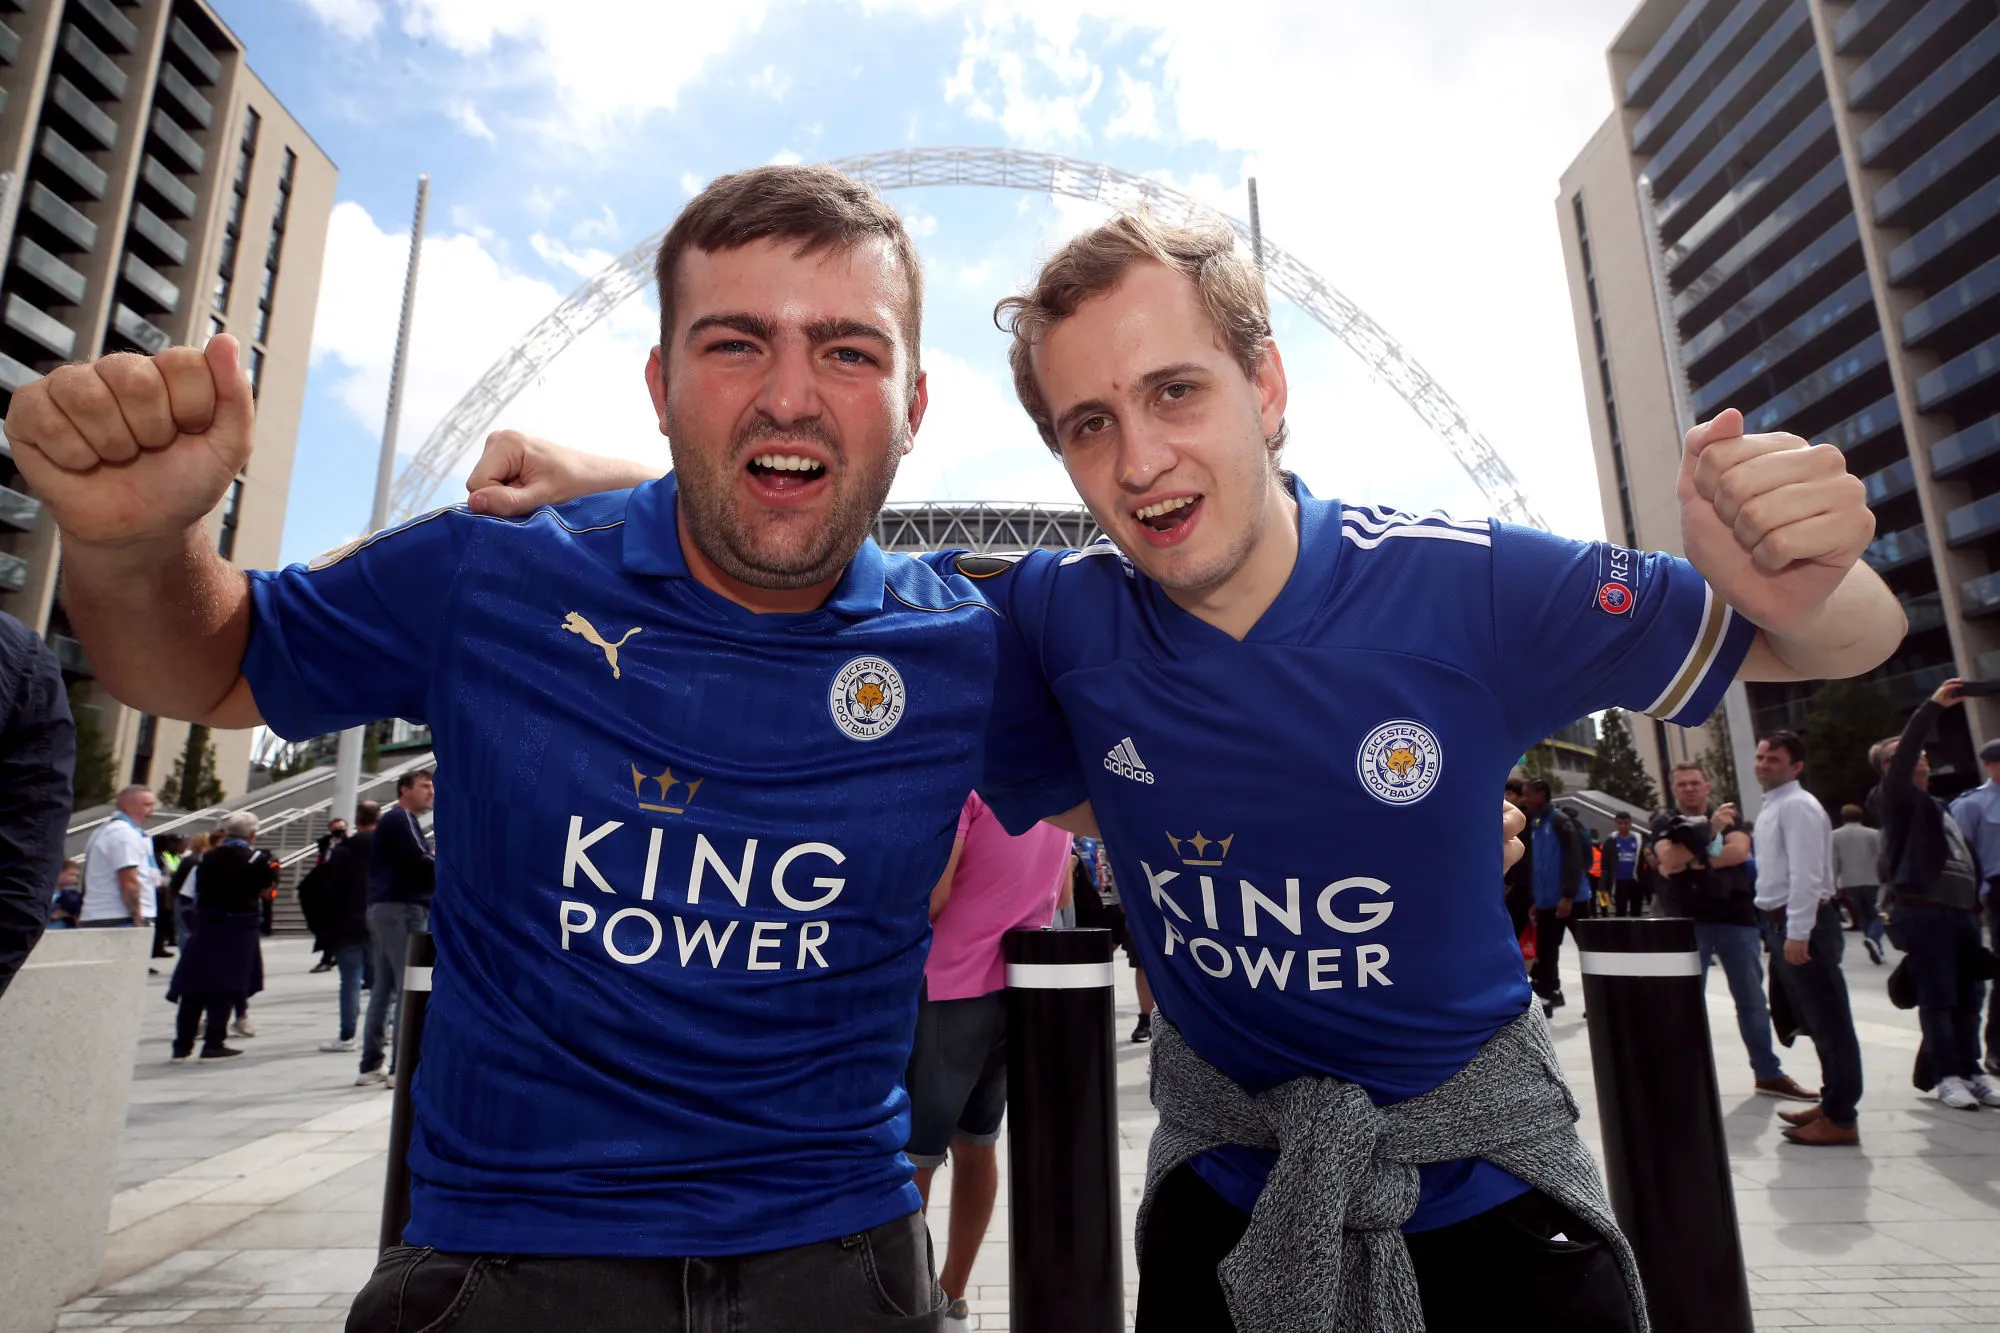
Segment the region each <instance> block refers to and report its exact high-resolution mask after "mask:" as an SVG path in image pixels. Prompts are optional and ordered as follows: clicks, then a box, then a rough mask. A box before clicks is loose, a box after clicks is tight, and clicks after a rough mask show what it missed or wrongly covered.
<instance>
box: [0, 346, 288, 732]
mask: <svg viewBox="0 0 2000 1333" xmlns="http://www.w3.org/2000/svg"><path fill="white" fill-rule="evenodd" d="M236 354H237V347H236V340H235V339H234V338H232V337H230V336H228V335H227V334H223V335H219V336H217V337H215V338H213V339H211V340H210V341H209V344H208V347H207V348H206V349H205V350H202V351H197V350H195V349H194V348H192V347H170V348H168V349H167V350H166V351H164V352H161V353H160V354H159V355H158V356H152V357H144V356H137V355H134V354H131V353H119V354H117V355H114V356H108V357H105V358H103V359H102V360H99V361H94V362H88V363H84V364H80V365H71V366H62V367H59V368H58V369H56V370H54V371H52V372H50V373H49V374H48V375H46V376H44V377H42V378H41V379H39V380H37V381H35V382H34V383H33V384H30V385H27V386H25V387H24V388H22V389H21V390H20V392H18V393H16V394H15V395H14V399H13V402H12V403H11V404H10V406H9V408H8V414H7V437H8V439H9V440H10V441H11V442H12V443H13V446H14V455H15V461H16V463H17V464H18V465H19V467H20V469H21V471H22V473H23V474H24V475H25V476H26V478H27V480H28V483H29V485H30V486H32V487H33V488H34V491H35V493H36V494H37V495H39V496H40V497H41V498H42V500H43V502H44V503H45V504H47V506H48V508H49V513H50V514H51V516H53V517H54V519H55V521H56V525H57V527H58V528H59V529H61V532H62V546H63V576H64V584H65V589H64V592H65V596H64V601H65V604H66V605H67V607H68V610H69V617H70V621H71V623H72V624H73V625H74V626H75V627H76V630H77V636H78V637H79V638H80V639H81V640H82V641H83V646H84V648H85V650H86V651H88V652H89V654H90V657H91V661H92V662H93V663H94V664H95V666H96V669H97V674H98V677H99V679H101V680H102V681H103V682H104V684H105V686H106V688H107V689H109V690H110V691H111V693H112V694H113V695H114V696H116V697H117V698H118V699H119V700H121V701H122V702H124V703H127V704H130V705H132V706H134V707H137V708H141V709H144V710H145V711H147V712H151V713H159V714H163V715H165V716H168V717H178V718H187V719H189V720H192V721H200V722H208V723H210V724H211V725H215V726H221V727H245V726H252V725H254V724H255V723H256V722H257V721H258V720H259V719H258V716H257V709H256V705H255V703H254V702H253V701H252V700H251V698H250V693H249V689H248V687H247V686H246V685H245V684H244V682H243V678H242V669H241V668H242V661H243V650H244V646H245V644H246V643H247V642H248V639H249V627H250V589H249V582H248V580H247V579H246V578H245V577H244V575H243V574H242V572H241V571H239V570H236V569H233V568H231V567H230V566H229V565H228V564H227V563H226V562H225V561H224V560H223V559H222V558H221V557H220V556H219V555H217V554H216V553H215V552H214V551H213V550H212V549H210V546H209V543H208V536H207V533H206V531H205V529H204V528H203V525H202V520H203V519H204V518H205V517H206V516H207V514H208V513H209V512H210V511H211V510H212V509H214V508H215V506H216V505H217V504H218V503H219V502H220V501H221V499H222V497H223V496H224V495H225V494H226V493H227V492H228V490H229V486H230V483H231V482H232V481H233V480H234V479H235V477H236V475H237V473H239V472H241V471H242V469H243V467H244V465H245V464H246V463H247V462H248V461H249V458H250V444H251V435H252V430H253V425H254V422H253V416H252V413H253V408H252V404H251V393H250V378H249V376H248V375H246V374H245V373H244V371H243V368H242V367H241V366H239V365H238V364H237V362H236Z"/></svg>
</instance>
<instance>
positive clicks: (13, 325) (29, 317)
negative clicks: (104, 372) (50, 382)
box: [0, 295, 76, 361]
mask: <svg viewBox="0 0 2000 1333" xmlns="http://www.w3.org/2000/svg"><path fill="white" fill-rule="evenodd" d="M0 323H5V324H6V325H7V327H8V328H10V329H13V330H14V331H15V332H16V333H19V334H22V335H24V336H26V337H28V338H31V339H33V340H34V341H35V342H38V343H40V344H41V345H42V346H43V347H45V348H47V349H48V350H49V351H50V352H53V353H54V354H55V355H56V356H57V357H58V358H59V359H61V360H64V361H67V360H69V359H70V357H71V356H72V355H73V354H74V353H75V351H76V332H75V330H73V329H71V328H70V326H69V325H67V324H65V323H63V322H62V321H61V320H59V319H55V318H53V317H51V316H49V315H45V314H43V313H42V312H41V311H39V310H37V309H35V307H33V306H31V305H29V304H28V303H27V302H26V301H23V300H22V299H21V298H20V297H19V296H18V295H13V296H9V297H8V298H7V305H6V308H5V313H4V314H0Z"/></svg>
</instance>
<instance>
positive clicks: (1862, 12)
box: [1833, 0, 1910, 56]
mask: <svg viewBox="0 0 2000 1333" xmlns="http://www.w3.org/2000/svg"><path fill="white" fill-rule="evenodd" d="M1909 16H1910V3H1909V0H1861V3H1860V4H1858V5H1856V6H1855V7H1854V8H1852V9H1850V10H1848V11H1847V13H1846V14H1845V15H1844V16H1843V17H1842V18H1841V20H1840V23H1839V24H1838V25H1837V26H1836V27H1835V28H1834V30H1833V49H1834V50H1836V51H1838V52H1839V53H1840V54H1841V55H1844V56H1865V55H1872V54H1874V52H1875V49H1876V48H1877V47H1879V46H1881V45H1882V43H1883V42H1884V41H1886V40H1887V39H1888V37H1889V34H1890V33H1892V32H1894V31H1895V30H1896V28H1897V27H1898V26H1899V25H1900V24H1901V23H1902V22H1903V21H1904V20H1905V19H1907V18H1908V17H1909Z"/></svg>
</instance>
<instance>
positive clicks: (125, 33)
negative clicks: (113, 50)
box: [70, 0, 139, 51]
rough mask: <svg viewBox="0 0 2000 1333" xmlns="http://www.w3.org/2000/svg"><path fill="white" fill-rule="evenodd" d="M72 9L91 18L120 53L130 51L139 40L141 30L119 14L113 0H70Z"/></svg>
mask: <svg viewBox="0 0 2000 1333" xmlns="http://www.w3.org/2000/svg"><path fill="white" fill-rule="evenodd" d="M70 9H71V10H72V11H80V12H82V13H84V14H87V15H89V16H90V19H91V21H92V22H94V23H96V24H97V27H98V29H99V31H101V32H102V33H103V34H104V35H105V36H106V37H108V38H110V39H111V44H112V45H113V46H115V47H117V48H118V49H119V50H120V51H130V50H131V49H132V46H133V43H135V42H137V41H138V40H139V29H138V28H136V27H134V26H133V23H132V20H131V19H128V18H126V17H125V16H124V15H123V14H121V13H119V12H118V7H117V6H116V5H114V4H112V3H111V0H70Z"/></svg>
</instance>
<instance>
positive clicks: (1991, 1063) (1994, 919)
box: [1951, 740, 2000, 1074]
mask: <svg viewBox="0 0 2000 1333" xmlns="http://www.w3.org/2000/svg"><path fill="white" fill-rule="evenodd" d="M1979 762H1980V764H1981V765H1983V766H1984V767H1985V769H1986V781H1984V782H1982V783H1980V784H1979V785H1978V786H1977V787H1974V788H1973V789H1972V790H1971V791H1969V792H1966V793H1965V794H1964V795H1963V796H1961V797H1959V798H1958V799H1957V800H1956V801H1953V802H1952V803H1951V817H1952V818H1953V819H1955V820H1957V821H1958V826H1959V828H1960V829H1962V830H1963V831H1964V833H1965V838H1966V841H1967V842H1969V843H1971V844H1972V859H1973V860H1974V861H1977V862H1978V863H1979V875H1980V882H1979V897H1980V900H1981V901H1982V902H1984V903H1985V904H1986V928H1987V932H1988V934H1989V935H1990V936H1991V937H1992V940H1993V944H1994V946H1995V947H2000V892H1995V891H1994V885H1995V882H1996V881H2000V740H1991V741H1988V742H1986V744H1984V745H1982V746H1980V747H1979ZM1985 1064H1986V1072H1987V1073H1989V1074H2000V984H1996V985H1994V986H1993V987H1992V990H1991V993H1990V995H1989V996H1988V998H1987V1002H1986V1061H1985Z"/></svg>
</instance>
